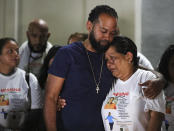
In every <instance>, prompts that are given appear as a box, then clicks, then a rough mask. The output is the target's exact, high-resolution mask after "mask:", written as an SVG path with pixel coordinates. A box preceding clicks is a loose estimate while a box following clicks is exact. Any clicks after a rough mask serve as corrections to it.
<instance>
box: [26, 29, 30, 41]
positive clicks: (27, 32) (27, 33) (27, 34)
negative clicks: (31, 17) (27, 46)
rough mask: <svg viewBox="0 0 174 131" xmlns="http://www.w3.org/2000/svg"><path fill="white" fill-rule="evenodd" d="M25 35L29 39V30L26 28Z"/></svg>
mask: <svg viewBox="0 0 174 131" xmlns="http://www.w3.org/2000/svg"><path fill="white" fill-rule="evenodd" d="M26 36H27V38H28V39H29V31H28V30H27V31H26Z"/></svg>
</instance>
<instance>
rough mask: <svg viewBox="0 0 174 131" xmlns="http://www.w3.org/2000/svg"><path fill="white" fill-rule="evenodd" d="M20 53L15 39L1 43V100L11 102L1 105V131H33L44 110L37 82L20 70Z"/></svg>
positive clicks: (0, 41)
mask: <svg viewBox="0 0 174 131" xmlns="http://www.w3.org/2000/svg"><path fill="white" fill-rule="evenodd" d="M18 49H19V48H18V45H17V42H16V41H15V40H14V39H13V38H1V39H0V83H1V84H0V96H4V97H3V98H4V100H5V101H8V102H6V104H3V105H2V104H0V111H1V113H0V131H9V130H8V129H12V131H16V130H17V131H23V130H24V131H34V129H36V127H37V126H38V125H37V124H38V121H39V119H40V117H39V116H40V114H39V113H40V110H41V108H42V107H43V97H42V93H41V89H40V87H39V83H38V81H37V78H36V77H35V76H34V75H33V74H32V73H29V74H28V75H29V76H30V79H27V77H26V76H27V75H26V72H25V71H23V70H21V69H20V68H18V67H17V66H18V63H19V52H18ZM0 103H1V102H0ZM10 131H11V130H10Z"/></svg>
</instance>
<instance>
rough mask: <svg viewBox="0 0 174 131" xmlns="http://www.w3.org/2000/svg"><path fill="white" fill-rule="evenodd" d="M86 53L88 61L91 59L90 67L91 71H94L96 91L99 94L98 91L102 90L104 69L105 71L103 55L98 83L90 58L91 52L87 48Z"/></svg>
mask: <svg viewBox="0 0 174 131" xmlns="http://www.w3.org/2000/svg"><path fill="white" fill-rule="evenodd" d="M85 50H86V49H85ZM86 55H87V57H88V61H89V64H90V68H91V71H92V75H93V78H94V82H95V85H96V93H97V94H98V92H99V90H100V88H99V85H100V81H101V74H102V71H103V56H102V63H101V68H100V74H99V79H98V83H97V81H96V78H95V74H94V69H93V67H92V63H91V60H90V57H89V54H88V51H87V50H86Z"/></svg>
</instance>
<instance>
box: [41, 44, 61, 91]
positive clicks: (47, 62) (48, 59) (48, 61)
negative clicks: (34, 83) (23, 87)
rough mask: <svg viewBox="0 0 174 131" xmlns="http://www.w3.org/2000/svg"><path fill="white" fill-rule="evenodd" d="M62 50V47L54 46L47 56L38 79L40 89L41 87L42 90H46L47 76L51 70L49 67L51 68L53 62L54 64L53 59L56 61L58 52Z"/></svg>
mask: <svg viewBox="0 0 174 131" xmlns="http://www.w3.org/2000/svg"><path fill="white" fill-rule="evenodd" d="M60 48H61V46H59V45H54V46H53V47H52V48H51V49H50V50H49V51H48V54H47V56H46V57H45V59H44V62H43V65H42V67H41V69H40V73H39V78H38V81H39V84H40V87H41V88H42V89H45V83H46V80H47V76H48V69H49V67H50V66H51V64H52V62H53V59H54V56H55V54H56V52H57V51H58V50H59V49H60Z"/></svg>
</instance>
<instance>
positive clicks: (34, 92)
mask: <svg viewBox="0 0 174 131" xmlns="http://www.w3.org/2000/svg"><path fill="white" fill-rule="evenodd" d="M30 88H31V109H41V108H43V93H42V90H41V88H40V86H39V83H38V81H37V78H36V77H35V76H34V75H33V74H32V73H30Z"/></svg>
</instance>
